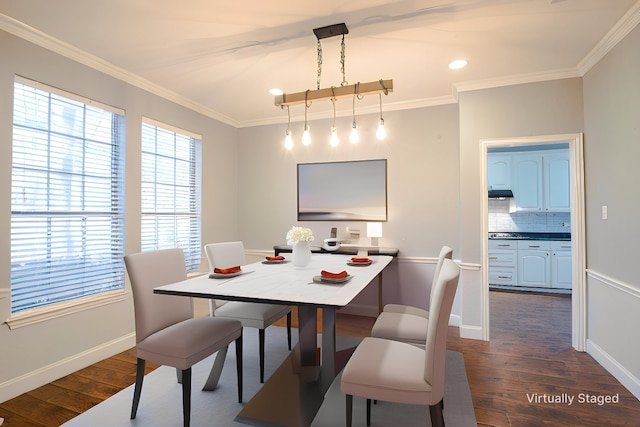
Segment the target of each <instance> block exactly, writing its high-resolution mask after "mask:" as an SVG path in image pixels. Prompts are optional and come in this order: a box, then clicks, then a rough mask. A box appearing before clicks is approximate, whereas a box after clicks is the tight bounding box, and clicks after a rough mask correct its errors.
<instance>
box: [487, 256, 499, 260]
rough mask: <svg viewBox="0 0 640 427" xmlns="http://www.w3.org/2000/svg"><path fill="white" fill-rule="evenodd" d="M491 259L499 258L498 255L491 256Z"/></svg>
mask: <svg viewBox="0 0 640 427" xmlns="http://www.w3.org/2000/svg"><path fill="white" fill-rule="evenodd" d="M489 259H498V257H497V256H490V257H489Z"/></svg>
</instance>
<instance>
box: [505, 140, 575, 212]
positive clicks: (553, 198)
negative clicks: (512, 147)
mask: <svg viewBox="0 0 640 427" xmlns="http://www.w3.org/2000/svg"><path fill="white" fill-rule="evenodd" d="M511 165H512V169H511V183H512V184H511V189H512V190H513V195H514V197H515V201H516V209H517V210H519V211H534V212H569V211H570V208H571V206H570V197H569V192H570V188H569V152H568V150H562V151H558V150H553V151H536V152H530V153H514V154H513V155H512V156H511Z"/></svg>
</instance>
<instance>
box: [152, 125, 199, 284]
mask: <svg viewBox="0 0 640 427" xmlns="http://www.w3.org/2000/svg"><path fill="white" fill-rule="evenodd" d="M145 126H147V127H151V128H153V129H149V130H150V131H153V132H155V140H154V144H155V145H154V148H155V151H149V150H147V149H146V147H145V141H144V140H143V139H144V138H145ZM140 129H141V137H140V140H141V143H140V168H141V189H140V197H141V204H140V214H141V216H140V229H141V233H140V234H141V236H140V246H141V250H142V251H145V250H158V249H167V248H175V247H179V248H182V249H183V250H184V252H185V261H186V266H187V273H197V272H198V271H199V270H200V264H201V261H202V201H201V192H202V137H201V136H200V135H198V134H196V133H194V132H190V131H187V130H184V129H180V128H178V127H176V126H172V125H169V124H167V123H163V122H160V121H157V120H154V119H151V118H148V117H143V118H142V124H141V128H140ZM158 132H161V133H163V134H164V136H165V137H166V136H168V135H170V134H173V138H174V146H173V149H174V155H175V156H174V157H171V156H169V155H167V154H166V153H164V154H162V153H159V151H160V150H159V149H158ZM185 138H188V139H189V155H190V156H189V159H188V163H189V166H188V169H189V178H188V182H189V190H188V194H189V196H188V200H186V201H185V200H182V202H183V203H182V206H187V205H188V208H187V210H177V209H175V206H176V205H178V204H180V203H179V200H178V199H179V197H178V196H177V194H176V193H177V192H178V190H177V189H178V188H182V189H184V188H186V187H187V186H186V185H185V182H183V181H181V182H176V175H179V173H178V172H177V171H176V170H177V169H178V168H179V167H178V166H177V165H176V163H177V162H181V163H185V162H187V161H185V157H184V156H182V157H180V156H178V155H177V154H175V152H176V151H177V150H178V149H177V148H176V146H177V145H178V142H176V141H177V139H182V140H183V141H184V139H185ZM165 148H166V147H165ZM149 156H154V157H153V158H154V159H155V161H154V162H153V163H154V167H157V162H159V159H163V160H165V161H171V162H173V164H172V165H171V166H170V167H171V170H172V171H173V172H174V179H173V180H166V179H165V180H162V181H164V182H163V183H162V185H163V186H164V187H165V188H168V187H172V188H173V189H174V193H173V194H174V196H173V206H174V209H173V210H170V209H168V208H166V205H164V206H165V207H164V208H159V207H158V206H159V204H162V203H158V201H159V199H158V197H157V195H158V191H157V187H158V184H159V179H158V175H157V169H154V171H153V172H154V180H153V181H151V180H147V181H145V161H148V160H149V159H150V157H149ZM184 169H185V168H183V170H184ZM151 185H153V187H154V193H153V197H154V198H153V200H154V207H155V209H154V210H148V209H147V207H146V204H147V203H148V200H147V201H146V202H145V197H148V196H149V194H147V193H146V190H145V187H146V188H149V187H150V186H151ZM167 200H168V199H166V198H165V202H166V201H167ZM150 217H155V227H154V229H155V230H156V234H155V237H156V239H155V242H151V241H149V240H146V241H145V237H146V233H148V230H147V231H145V227H149V225H148V224H145V222H146V221H145V219H146V220H149V219H150ZM178 217H180V218H182V219H183V220H184V219H185V218H190V219H189V227H188V228H189V230H188V235H187V236H185V235H183V234H179V233H178V231H176V230H177V228H178V225H177V221H178ZM159 218H163V219H165V220H168V219H169V220H170V219H171V218H173V222H174V225H173V226H174V233H173V235H174V242H172V243H171V244H166V243H165V244H160V243H159V241H158V234H157V229H158V228H159ZM181 241H182V244H180V243H181ZM184 241H187V242H188V243H186V244H185V243H184Z"/></svg>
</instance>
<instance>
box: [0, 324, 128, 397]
mask: <svg viewBox="0 0 640 427" xmlns="http://www.w3.org/2000/svg"><path fill="white" fill-rule="evenodd" d="M135 345H136V334H135V332H131V333H129V334H127V335H123V336H121V337H118V338H116V339H113V340H111V341H109V342H106V343H103V344H100V345H98V346H96V347H93V348H90V349H88V350H85V351H83V352H81V353H78V354H74V355H73V356H70V357H67V358H65V359H62V360H59V361H57V362H55V363H52V364H50V365H47V366H43V367H42V368H39V369H36V370H34V371H31V372H28V373H26V374H24V375H20V376H19V377H15V378H12V379H10V380H8V381H5V382H3V383H0V402H5V401H7V400H9V399H13V398H14V397H16V396H19V395H21V394H23V393H26V392H28V391H31V390H33V389H35V388H38V387H41V386H43V385H45V384H48V383H50V382H52V381H55V380H57V379H59V378H62V377H63V376H65V375H69V374H71V373H73V372H76V371H79V370H80V369H83V368H86V367H87V366H90V365H92V364H94V363H97V362H99V361H101V360H104V359H106V358H108V357H111V356H113V355H114V354H118V353H121V352H123V351H126V350H129V349H130V348H132V347H135Z"/></svg>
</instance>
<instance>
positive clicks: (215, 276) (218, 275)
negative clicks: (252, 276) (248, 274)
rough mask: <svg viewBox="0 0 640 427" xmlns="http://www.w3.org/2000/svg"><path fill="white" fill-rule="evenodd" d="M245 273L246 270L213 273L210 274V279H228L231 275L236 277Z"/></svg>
mask: <svg viewBox="0 0 640 427" xmlns="http://www.w3.org/2000/svg"><path fill="white" fill-rule="evenodd" d="M244 273H245V272H244V271H238V272H236V273H227V274H222V273H211V274H209V279H228V278H230V277H236V276H239V275H241V274H244Z"/></svg>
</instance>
